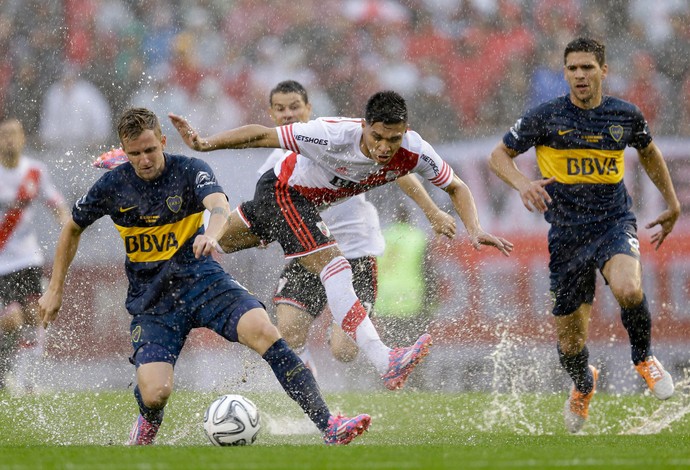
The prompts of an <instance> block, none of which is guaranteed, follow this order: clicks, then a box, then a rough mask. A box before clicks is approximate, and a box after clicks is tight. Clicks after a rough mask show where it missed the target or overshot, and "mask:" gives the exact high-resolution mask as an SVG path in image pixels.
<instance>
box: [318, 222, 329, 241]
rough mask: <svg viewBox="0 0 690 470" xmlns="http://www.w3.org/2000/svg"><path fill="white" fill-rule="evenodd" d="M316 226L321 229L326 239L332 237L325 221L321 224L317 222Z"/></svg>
mask: <svg viewBox="0 0 690 470" xmlns="http://www.w3.org/2000/svg"><path fill="white" fill-rule="evenodd" d="M316 226H317V227H319V230H320V231H321V233H323V236H324V237H330V236H331V231H330V229H329V228H328V226H327V225H326V223H325V222H324V221H323V220H322V221H321V222H317V223H316Z"/></svg>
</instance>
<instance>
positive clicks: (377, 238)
mask: <svg viewBox="0 0 690 470" xmlns="http://www.w3.org/2000/svg"><path fill="white" fill-rule="evenodd" d="M290 155H293V152H289V151H288V152H285V151H284V150H281V149H276V150H274V151H273V152H271V154H270V155H269V156H268V158H267V159H266V161H265V162H264V164H263V165H261V168H259V173H260V174H264V173H265V172H266V171H268V170H269V169H271V168H278V169H279V166H280V162H281V160H282V159H283V158H288V157H289V156H290ZM278 169H277V170H276V174H277V172H278ZM321 218H322V219H323V221H324V222H326V225H327V226H328V228H329V229H330V231H331V233H332V234H333V237H334V238H335V239H336V241H337V242H338V247H339V248H340V251H342V252H343V255H344V256H345V258H347V259H355V258H361V257H363V256H381V255H383V250H384V248H385V246H386V242H385V240H384V238H383V234H382V233H381V224H380V221H379V214H378V211H377V210H376V207H375V206H374V205H373V204H372V203H371V202H369V201H367V200H366V198H365V197H364V194H359V195H357V196H353V197H351V198H349V199H345V200H344V201H343V202H341V203H339V204H336V205H334V206H329V207H328V208H327V209H325V210H323V211H321Z"/></svg>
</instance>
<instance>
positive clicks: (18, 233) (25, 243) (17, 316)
mask: <svg viewBox="0 0 690 470" xmlns="http://www.w3.org/2000/svg"><path fill="white" fill-rule="evenodd" d="M25 140H26V138H25V134H24V128H23V126H22V124H21V122H19V121H18V120H17V119H6V120H4V121H2V122H0V301H1V302H2V305H1V306H0V388H3V386H5V377H6V375H7V374H8V372H9V370H10V369H13V378H14V383H13V385H14V389H15V390H16V391H18V392H21V391H32V390H33V389H34V387H35V385H36V384H35V383H34V381H35V372H36V370H35V369H36V367H37V363H38V361H39V360H40V358H41V357H42V356H43V349H44V335H43V329H42V328H40V326H39V319H38V305H37V301H38V298H39V296H40V295H41V280H42V277H43V263H44V257H43V253H42V250H41V248H40V247H39V244H38V239H37V235H36V228H37V225H36V222H35V221H34V214H35V211H36V206H37V204H38V203H42V204H44V205H45V206H46V207H47V208H48V210H49V212H50V213H51V214H53V215H55V218H56V219H57V221H58V222H59V223H60V224H63V223H65V222H66V221H67V219H68V218H69V209H68V208H67V205H66V204H65V201H64V198H63V196H62V195H61V194H60V192H59V191H58V190H57V189H56V188H55V186H54V185H53V182H52V181H51V178H50V175H49V174H48V171H47V168H46V167H45V165H44V164H43V163H41V162H39V161H37V160H34V159H31V158H28V157H25V156H24V155H22V152H23V150H24V144H25ZM42 226H43V227H45V225H42Z"/></svg>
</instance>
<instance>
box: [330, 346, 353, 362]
mask: <svg viewBox="0 0 690 470" xmlns="http://www.w3.org/2000/svg"><path fill="white" fill-rule="evenodd" d="M331 352H332V353H333V357H335V358H336V359H337V360H339V361H340V362H352V361H354V360H355V358H356V357H357V353H358V352H359V349H358V348H357V347H356V346H352V347H344V348H337V349H335V348H334V349H332V350H331Z"/></svg>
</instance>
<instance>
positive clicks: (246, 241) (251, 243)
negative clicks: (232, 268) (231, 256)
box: [218, 209, 262, 253]
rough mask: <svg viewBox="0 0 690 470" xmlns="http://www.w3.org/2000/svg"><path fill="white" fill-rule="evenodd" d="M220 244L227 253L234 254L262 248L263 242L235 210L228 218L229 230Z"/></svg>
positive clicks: (219, 241)
mask: <svg viewBox="0 0 690 470" xmlns="http://www.w3.org/2000/svg"><path fill="white" fill-rule="evenodd" d="M218 244H219V245H220V247H221V248H222V249H223V251H224V252H225V253H234V252H235V251H240V250H246V249H247V248H254V247H257V246H261V244H262V242H261V239H260V238H259V237H257V236H256V235H254V234H253V233H252V232H251V231H250V230H249V227H248V226H247V224H246V222H245V221H244V220H243V219H242V217H241V216H240V214H239V212H238V210H237V209H235V210H234V211H232V212H231V213H230V216H229V217H228V230H227V231H226V232H225V234H224V235H223V236H222V237H221V239H220V240H218Z"/></svg>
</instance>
